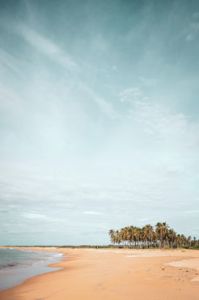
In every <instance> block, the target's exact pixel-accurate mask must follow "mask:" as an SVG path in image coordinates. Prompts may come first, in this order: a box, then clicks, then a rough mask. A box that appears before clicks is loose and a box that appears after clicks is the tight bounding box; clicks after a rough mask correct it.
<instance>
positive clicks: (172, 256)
mask: <svg viewBox="0 0 199 300" xmlns="http://www.w3.org/2000/svg"><path fill="white" fill-rule="evenodd" d="M33 249H34V248H33ZM37 249H38V250H42V248H37ZM34 250H35V249H34ZM47 250H48V251H53V252H54V251H55V249H50V248H49V249H47V248H44V251H47ZM57 251H58V252H62V253H63V254H64V259H63V260H62V261H61V262H60V263H58V264H56V265H54V266H56V267H61V268H62V269H61V270H59V271H55V272H51V273H47V274H43V275H39V276H36V277H33V278H31V279H28V280H26V281H25V282H24V283H22V284H21V285H19V286H17V287H15V288H11V289H9V290H6V291H2V292H1V293H0V300H33V299H34V300H45V299H46V300H52V299H54V300H67V299H68V300H91V299H92V300H127V299H128V300H132V299H135V300H139V299H144V300H146V299H147V300H163V299H164V300H172V299H174V300H198V299H199V281H198V280H197V278H198V277H199V251H194V250H127V249H64V248H59V249H57Z"/></svg>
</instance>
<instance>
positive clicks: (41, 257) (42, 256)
mask: <svg viewBox="0 0 199 300" xmlns="http://www.w3.org/2000/svg"><path fill="white" fill-rule="evenodd" d="M3 249H8V252H3V253H2V254H3V257H2V259H3V260H2V262H4V255H6V256H7V255H8V256H7V257H9V260H10V261H13V262H11V263H9V261H7V263H6V262H5V264H4V265H2V268H1V269H0V293H1V292H3V291H6V290H9V289H12V288H16V287H18V286H20V285H21V284H23V283H24V282H25V281H27V280H29V279H31V278H34V277H37V276H40V275H43V274H47V273H49V272H56V271H59V270H60V268H59V267H56V264H58V263H59V262H60V261H61V260H62V258H63V256H64V255H63V254H62V253H61V252H60V251H57V249H55V248H54V247H52V249H49V248H48V249H45V248H41V247H16V246H15V247H10V246H0V250H3ZM12 250H13V251H12ZM20 252H22V256H21V254H20ZM4 253H5V254H4ZM18 253H19V254H18ZM6 256H5V258H6ZM0 257H1V256H0ZM18 257H21V258H20V259H19V258H18Z"/></svg>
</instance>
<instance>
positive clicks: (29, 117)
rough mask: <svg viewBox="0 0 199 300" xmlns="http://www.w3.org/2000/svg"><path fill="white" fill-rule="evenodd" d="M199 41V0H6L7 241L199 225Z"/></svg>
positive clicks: (1, 61) (2, 194)
mask: <svg viewBox="0 0 199 300" xmlns="http://www.w3.org/2000/svg"><path fill="white" fill-rule="evenodd" d="M198 53H199V3H198V1H189V2H188V1H183V0H177V1H118V0H115V1H62V0H59V1H56V3H55V1H46V0H43V1H38V0H35V1H28V0H27V1H26V0H23V1H22V0H21V1H19V0H17V1H0V141H1V142H0V225H1V240H0V243H1V244H83V243H99V244H100V243H107V242H108V235H107V232H108V230H109V229H110V228H117V227H120V226H124V225H130V224H133V225H138V226H142V225H144V224H146V223H151V224H155V223H156V222H157V221H167V222H168V223H169V224H170V225H171V226H172V227H174V228H176V230H178V231H179V232H184V233H185V234H192V235H195V236H198V232H199V221H198V220H199V200H198V199H199V191H198V184H199V174H198V170H199V159H198V152H199V134H198V132H199V119H198V113H199V101H198V94H199V93H198V92H199V85H198V75H199V74H198V70H199V68H198V67H199V59H198V58H199V57H198Z"/></svg>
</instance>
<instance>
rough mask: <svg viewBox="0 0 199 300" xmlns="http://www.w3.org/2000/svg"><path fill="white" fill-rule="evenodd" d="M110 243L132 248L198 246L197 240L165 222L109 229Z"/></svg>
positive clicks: (198, 241)
mask: <svg viewBox="0 0 199 300" xmlns="http://www.w3.org/2000/svg"><path fill="white" fill-rule="evenodd" d="M109 236H110V240H111V243H112V244H114V245H118V246H128V247H132V248H198V247H199V240H197V239H196V238H195V237H194V238H192V237H191V236H188V237H186V236H185V235H184V234H179V233H177V232H176V231H175V230H174V229H172V228H170V227H169V225H168V224H167V223H166V222H163V223H160V222H158V223H157V224H156V225H155V226H154V227H153V226H152V225H150V224H147V225H145V226H143V227H137V226H127V227H123V228H121V229H119V230H113V229H111V230H109Z"/></svg>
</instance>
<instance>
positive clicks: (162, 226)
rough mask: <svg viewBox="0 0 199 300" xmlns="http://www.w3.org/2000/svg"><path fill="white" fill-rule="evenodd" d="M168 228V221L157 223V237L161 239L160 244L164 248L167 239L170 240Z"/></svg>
mask: <svg viewBox="0 0 199 300" xmlns="http://www.w3.org/2000/svg"><path fill="white" fill-rule="evenodd" d="M168 230H169V226H168V225H167V223H166V222H163V223H159V222H158V223H157V224H156V234H157V239H158V240H159V245H160V247H161V248H163V247H164V246H165V244H166V241H168Z"/></svg>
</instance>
